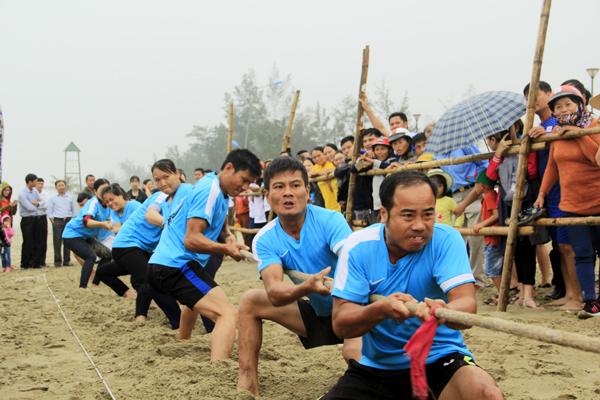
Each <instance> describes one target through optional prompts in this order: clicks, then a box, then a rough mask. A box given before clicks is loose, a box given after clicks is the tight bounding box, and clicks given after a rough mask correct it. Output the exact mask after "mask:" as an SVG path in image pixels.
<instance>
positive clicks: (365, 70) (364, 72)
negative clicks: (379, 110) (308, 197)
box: [346, 46, 369, 223]
mask: <svg viewBox="0 0 600 400" xmlns="http://www.w3.org/2000/svg"><path fill="white" fill-rule="evenodd" d="M368 75H369V46H365V48H364V49H363V54H362V67H361V72H360V85H359V86H358V108H357V111H356V129H355V131H354V151H353V152H352V165H354V164H355V163H356V159H357V158H358V155H359V152H360V149H361V147H362V134H361V131H362V129H363V112H364V110H363V108H362V105H361V104H360V99H361V98H362V96H364V94H365V93H366V91H367V77H368ZM355 191H356V173H354V172H352V170H350V180H349V182H348V200H347V201H346V221H348V223H350V221H352V209H353V208H354V192H355Z"/></svg>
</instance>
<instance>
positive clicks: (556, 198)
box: [538, 117, 560, 217]
mask: <svg viewBox="0 0 600 400" xmlns="http://www.w3.org/2000/svg"><path fill="white" fill-rule="evenodd" d="M556 124H558V121H557V120H556V118H554V117H550V118H548V119H546V120H545V121H543V122H542V123H541V124H540V125H541V126H542V128H544V129H545V130H546V134H547V135H549V134H551V133H552V130H553V129H554V127H555V126H556ZM549 157H550V151H549V150H542V151H538V171H539V175H540V179H542V178H543V177H544V173H545V172H546V166H547V165H548V158H549ZM546 203H547V205H548V206H555V208H557V209H558V204H559V203H560V184H559V183H558V182H556V183H555V184H554V186H552V188H551V189H550V191H549V192H548V194H546ZM550 216H551V217H554V215H550Z"/></svg>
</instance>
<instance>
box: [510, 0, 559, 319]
mask: <svg viewBox="0 0 600 400" xmlns="http://www.w3.org/2000/svg"><path fill="white" fill-rule="evenodd" d="M551 5H552V0H544V4H543V6H542V12H541V15H540V26H539V31H538V37H537V45H536V48H535V55H534V57H533V68H532V71H531V82H530V84H529V87H530V88H531V89H530V90H529V96H528V98H527V120H526V122H525V127H524V129H523V139H522V140H521V148H520V151H519V156H518V157H519V161H518V164H517V182H516V187H515V194H514V196H513V202H512V207H511V211H510V224H509V225H508V228H509V231H508V236H507V237H506V250H505V253H504V261H503V265H502V268H503V269H502V283H501V286H500V297H499V300H498V310H499V311H506V308H507V306H508V291H509V289H510V277H511V271H512V264H513V259H514V255H515V245H516V241H517V239H518V237H517V223H518V219H519V218H518V217H519V213H520V212H521V204H522V202H523V195H524V188H525V178H526V174H527V158H528V156H529V147H530V144H531V143H530V141H529V135H528V133H529V130H530V129H531V128H532V126H533V118H534V116H535V103H536V100H537V99H536V98H537V92H538V91H537V88H538V86H539V82H540V73H541V70H542V60H543V58H544V46H545V44H546V32H547V31H548V19H549V18H550V6H551Z"/></svg>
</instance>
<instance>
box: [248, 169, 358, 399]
mask: <svg viewBox="0 0 600 400" xmlns="http://www.w3.org/2000/svg"><path fill="white" fill-rule="evenodd" d="M264 184H265V189H266V190H267V193H266V198H267V200H268V201H269V204H270V205H271V208H272V210H273V211H274V213H275V214H276V215H277V218H275V219H274V220H272V221H271V222H269V223H268V224H267V225H265V226H264V227H263V228H262V229H261V230H260V231H259V233H258V234H257V235H256V237H255V238H254V241H253V243H252V250H253V253H254V256H255V257H256V259H257V260H258V270H259V273H260V275H261V278H262V281H263V283H264V289H252V290H249V291H247V292H246V293H244V295H243V296H242V298H241V300H240V322H239V330H240V333H239V363H240V372H239V380H238V390H241V391H249V392H251V393H252V394H253V395H258V355H259V351H260V347H261V344H262V322H263V320H269V321H273V322H275V323H278V324H280V325H282V326H284V327H286V328H287V329H289V330H290V331H292V332H294V333H295V334H297V335H298V337H299V338H300V341H301V342H302V344H303V346H304V347H305V348H306V349H310V348H314V347H318V346H324V345H330V344H337V343H342V340H341V339H340V338H338V337H337V336H336V335H335V334H334V333H333V330H332V328H331V296H330V294H329V290H330V288H329V287H328V286H327V285H326V282H327V281H328V280H331V278H330V276H332V274H333V270H334V269H335V264H336V262H337V258H338V254H339V252H340V249H341V247H342V245H343V243H344V240H345V239H346V237H347V236H348V235H349V234H350V232H351V229H350V227H349V226H348V224H347V223H346V221H345V220H344V217H343V216H342V215H341V214H340V213H339V212H336V211H332V210H326V209H324V208H321V207H317V206H314V205H311V204H308V198H309V186H308V173H307V171H306V169H305V168H304V166H303V165H302V164H301V163H300V161H298V160H294V159H292V158H289V157H279V158H276V159H275V160H273V162H272V163H271V164H270V165H269V166H268V167H267V169H266V170H265V172H264ZM284 270H295V271H300V272H302V273H304V274H308V279H307V280H305V281H303V282H302V281H299V280H297V279H295V278H293V277H292V280H293V282H294V283H290V282H287V281H285V280H284V279H283V278H284ZM304 297H308V300H304ZM359 348H360V338H358V339H354V340H350V341H347V342H345V343H344V350H343V354H344V358H346V359H350V358H353V357H355V358H356V357H358V353H359Z"/></svg>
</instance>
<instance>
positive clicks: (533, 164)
mask: <svg viewBox="0 0 600 400" xmlns="http://www.w3.org/2000/svg"><path fill="white" fill-rule="evenodd" d="M522 133H523V122H521V120H517V121H516V122H515V123H514V124H513V125H512V126H511V127H510V129H509V130H508V132H506V131H504V132H498V133H496V134H495V135H491V136H490V137H488V138H487V139H486V140H487V144H488V146H489V147H490V148H491V149H495V154H494V157H493V158H492V160H491V161H490V165H489V167H488V169H487V173H486V174H487V177H488V178H489V179H490V180H492V181H497V182H498V184H499V189H500V190H499V200H498V215H499V218H500V223H501V224H503V222H504V220H505V218H508V217H510V214H511V207H512V202H513V198H514V195H515V193H514V191H515V187H516V182H517V165H518V156H517V155H509V156H506V151H507V150H508V148H509V147H510V146H511V145H512V144H513V143H515V142H516V139H517V138H519V136H520V135H521V134H522ZM536 180H537V153H536V152H531V153H529V158H528V160H527V182H526V186H525V188H524V195H523V205H522V208H523V209H526V208H528V207H530V206H531V205H532V203H533V201H534V199H535V198H536V196H537V185H536V184H537V182H536ZM536 244H537V243H533V242H532V237H531V236H530V237H527V236H518V237H517V238H516V240H515V260H514V262H515V267H516V269H517V279H518V281H519V286H520V293H519V301H518V302H519V304H522V305H523V306H525V307H528V308H532V309H537V308H538V306H537V304H536V302H535V299H534V292H533V287H534V285H535V261H536V253H535V245H536Z"/></svg>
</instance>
